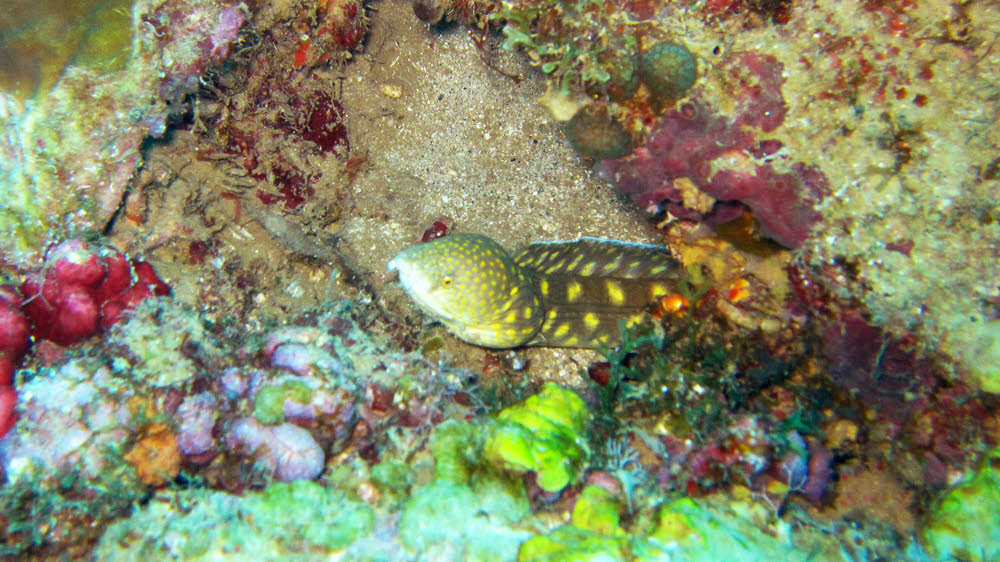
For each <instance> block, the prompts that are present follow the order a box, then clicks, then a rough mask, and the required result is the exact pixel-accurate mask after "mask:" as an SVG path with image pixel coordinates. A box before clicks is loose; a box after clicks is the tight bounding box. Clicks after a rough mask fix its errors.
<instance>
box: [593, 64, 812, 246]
mask: <svg viewBox="0 0 1000 562" xmlns="http://www.w3.org/2000/svg"><path fill="white" fill-rule="evenodd" d="M737 68H738V69H739V70H740V71H741V74H740V75H738V76H735V77H734V80H735V81H736V82H737V83H738V84H739V88H738V90H737V94H736V102H737V103H736V107H737V110H736V113H735V114H734V115H721V114H718V113H715V112H714V111H713V110H712V108H711V106H710V105H709V104H708V103H707V102H705V101H703V100H701V99H699V98H697V97H695V98H694V99H692V101H691V102H690V103H688V104H685V105H683V106H682V107H680V108H679V109H676V110H671V111H668V112H667V113H665V114H664V115H663V116H662V117H661V118H660V119H659V121H658V122H657V123H656V124H655V125H654V126H653V131H652V133H651V134H650V136H649V138H648V140H647V142H646V145H645V146H644V147H642V148H640V149H638V150H636V151H635V152H634V153H632V154H631V155H629V156H626V157H625V158H621V159H618V160H608V161H606V162H604V163H603V167H602V173H603V175H604V176H605V177H607V178H608V179H609V180H610V181H611V182H612V183H614V185H615V187H617V188H618V189H619V190H621V191H623V192H624V193H627V194H629V195H631V196H632V198H633V199H634V200H635V202H636V203H637V204H638V205H639V206H640V207H642V208H644V209H650V208H656V207H657V206H659V205H664V204H667V205H668V206H674V207H679V209H678V211H679V212H678V213H675V214H680V215H681V216H684V217H685V218H692V217H693V218H701V219H706V220H712V221H713V222H722V221H724V220H726V219H728V218H732V216H733V214H732V213H731V212H723V211H728V210H729V209H728V208H727V206H726V205H722V206H719V205H717V206H716V209H714V210H713V211H710V212H708V213H702V212H700V211H698V210H695V209H687V208H684V207H683V201H684V193H683V187H682V185H681V184H679V183H678V181H679V180H681V181H683V182H690V183H693V184H694V186H695V187H696V188H697V189H698V190H700V191H702V192H703V193H706V194H708V195H710V196H711V197H713V198H715V199H717V200H719V201H720V202H727V201H739V202H741V203H743V204H744V205H746V206H747V207H749V208H750V209H752V210H753V212H754V216H755V217H756V218H757V220H758V221H759V222H760V225H761V228H762V229H763V231H764V234H766V235H767V236H768V237H770V238H772V239H774V240H776V241H778V242H779V243H781V244H784V245H785V246H788V247H791V248H797V247H799V246H801V245H802V242H804V241H805V239H806V237H807V236H808V235H809V232H810V230H811V229H812V227H813V225H814V224H815V223H816V222H817V221H818V220H819V218H820V217H819V213H818V212H817V211H816V210H815V208H814V205H815V203H816V202H817V201H819V200H820V199H821V198H822V197H824V196H825V195H826V194H827V193H828V192H829V186H828V183H827V180H826V178H825V176H823V174H822V173H821V172H820V171H819V169H818V168H817V167H815V166H806V165H805V164H802V163H801V162H794V163H783V162H781V160H782V159H783V158H785V157H784V156H783V155H781V154H780V152H779V151H780V148H781V143H780V142H778V141H775V140H773V139H768V140H760V141H758V140H757V136H758V135H759V133H760V132H771V131H773V130H774V129H776V128H777V127H778V126H779V125H780V124H781V123H782V121H783V120H784V118H785V114H786V112H787V108H786V106H785V102H784V98H783V97H782V95H781V84H782V82H783V81H784V79H783V78H782V65H781V63H779V62H777V61H776V60H775V59H773V58H772V57H768V56H764V55H758V54H755V53H744V54H743V55H742V56H741V57H740V58H739V64H738V65H737ZM724 214H725V215H728V216H723V215H724Z"/></svg>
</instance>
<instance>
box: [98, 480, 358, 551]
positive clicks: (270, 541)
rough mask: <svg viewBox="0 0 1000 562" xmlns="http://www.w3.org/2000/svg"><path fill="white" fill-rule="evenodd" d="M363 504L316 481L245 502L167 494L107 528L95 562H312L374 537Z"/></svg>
mask: <svg viewBox="0 0 1000 562" xmlns="http://www.w3.org/2000/svg"><path fill="white" fill-rule="evenodd" d="M374 521H375V516H374V512H373V511H372V509H371V508H370V507H368V506H367V505H365V504H363V503H360V502H358V501H356V500H351V499H349V498H347V497H345V496H344V494H343V493H342V492H339V491H336V490H331V489H328V488H324V487H323V486H321V485H319V484H316V483H315V482H308V481H298V482H293V483H287V484H285V483H278V484H272V485H271V486H269V487H268V488H267V489H265V490H263V491H262V492H255V493H251V494H248V495H247V496H245V497H242V498H241V497H238V496H232V495H229V494H225V493H222V492H211V491H206V490H189V491H177V492H166V493H164V494H163V495H162V496H159V497H157V498H155V499H154V501H151V502H150V503H149V504H148V505H147V506H146V507H145V508H143V509H141V510H138V511H137V512H136V513H135V514H133V515H132V517H131V518H129V519H126V520H123V521H120V522H118V523H115V524H114V525H112V526H111V527H109V528H108V530H107V532H106V533H105V534H104V536H103V537H102V539H101V542H100V544H98V545H97V548H96V549H95V551H94V556H95V557H96V558H97V559H100V560H123V561H125V560H140V559H149V558H150V557H153V558H161V557H163V558H170V559H177V560H220V559H232V560H241V559H248V558H253V559H254V560H275V561H276V560H310V559H314V557H315V556H320V555H323V554H325V553H329V552H332V551H337V550H341V549H343V548H345V547H347V546H349V545H350V544H352V543H353V542H354V541H356V540H358V539H359V538H362V537H364V536H365V535H367V534H369V533H371V532H372V528H373V525H374Z"/></svg>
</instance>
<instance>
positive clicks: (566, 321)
mask: <svg viewBox="0 0 1000 562" xmlns="http://www.w3.org/2000/svg"><path fill="white" fill-rule="evenodd" d="M389 270H395V271H398V272H399V279H400V282H401V283H402V285H403V288H404V289H405V290H406V292H407V293H408V294H409V295H410V297H411V298H413V300H414V301H416V303H417V305H418V306H419V307H420V308H421V310H423V311H424V312H425V313H427V314H429V315H430V316H432V317H434V318H435V319H437V320H439V321H440V322H441V323H442V324H444V326H445V327H446V328H447V329H448V331H450V332H451V333H452V334H454V335H455V336H457V337H458V338H460V339H462V340H465V341H467V342H469V343H472V344H475V345H480V346H483V347H490V348H500V349H502V348H512V347H520V346H527V345H537V346H550V347H584V348H595V349H596V348H599V347H601V346H614V345H615V344H617V343H618V340H619V338H620V327H619V321H620V320H621V319H622V318H625V319H631V318H635V317H637V316H638V315H640V314H642V313H643V312H644V311H645V310H646V309H647V308H648V307H649V305H650V303H652V302H654V301H656V300H657V299H659V298H661V297H664V296H667V295H672V294H677V293H678V292H679V288H680V286H681V282H682V277H683V268H682V267H681V265H680V263H679V262H678V261H677V260H676V259H674V257H673V256H672V255H671V254H670V252H668V251H667V250H666V249H665V248H663V247H660V246H652V245H648V244H636V243H632V242H622V241H619V240H605V239H600V238H580V239H579V240H573V241H562V242H536V243H534V244H530V245H528V246H527V247H525V248H524V249H522V250H521V251H519V252H517V253H516V254H514V255H513V256H511V255H510V254H508V253H507V252H506V251H505V250H504V249H503V248H502V247H501V246H500V245H499V244H498V243H497V242H495V241H494V240H492V239H490V238H487V237H486V236H482V235H479V234H452V235H450V236H445V237H442V238H438V239H436V240H432V241H430V242H426V243H423V244H417V245H415V246H411V247H409V248H407V249H405V250H403V251H402V252H400V253H399V254H398V255H397V256H396V257H395V258H393V259H392V260H391V261H390V262H389Z"/></svg>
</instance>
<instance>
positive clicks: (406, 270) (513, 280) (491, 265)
mask: <svg viewBox="0 0 1000 562" xmlns="http://www.w3.org/2000/svg"><path fill="white" fill-rule="evenodd" d="M389 270H390V271H392V270H396V271H398V272H399V280H400V282H401V283H402V285H403V288H404V289H406V292H407V293H409V295H410V296H411V297H412V298H413V300H414V301H416V303H417V305H418V306H419V307H420V308H421V309H422V310H423V311H424V312H426V313H427V314H429V315H431V316H433V317H434V318H436V319H437V320H440V321H441V322H442V323H443V324H444V325H445V327H447V328H448V330H449V331H450V332H451V333H453V334H455V335H456V336H458V337H459V338H461V339H463V340H465V341H467V342H469V343H473V344H476V345H481V346H484V347H495V348H507V347H516V346H518V345H523V344H525V343H527V342H529V341H530V340H531V339H532V338H533V337H534V336H535V334H536V333H537V332H538V330H539V329H540V328H541V326H542V321H543V320H544V311H543V310H542V306H541V303H540V302H539V298H538V295H537V292H536V291H535V290H534V288H533V286H532V284H531V283H529V282H528V281H527V280H526V279H525V277H524V272H523V271H522V270H521V268H520V267H519V266H518V265H517V264H516V263H514V260H513V259H511V257H510V255H508V254H507V252H506V251H505V250H504V249H503V248H502V247H501V246H500V245H499V244H497V243H496V242H494V241H493V240H491V239H489V238H487V237H485V236H480V235H478V234H452V235H451V236H445V237H443V238H438V239H437V240H432V241H431V242H426V243H424V244H417V245H416V246H411V247H409V248H407V249H405V250H403V251H402V252H400V253H399V254H398V255H397V256H396V257H395V258H393V259H392V261H390V262H389Z"/></svg>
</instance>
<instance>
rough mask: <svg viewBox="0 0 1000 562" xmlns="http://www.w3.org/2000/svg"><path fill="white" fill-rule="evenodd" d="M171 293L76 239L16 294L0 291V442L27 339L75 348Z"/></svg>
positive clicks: (112, 253)
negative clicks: (154, 298)
mask: <svg viewBox="0 0 1000 562" xmlns="http://www.w3.org/2000/svg"><path fill="white" fill-rule="evenodd" d="M169 293H170V287H169V286H168V285H167V284H166V283H164V282H163V281H162V280H161V279H160V278H159V277H157V275H156V272H155V271H153V267H152V266H151V265H149V264H148V263H146V262H142V261H138V260H135V259H129V258H128V257H127V256H126V255H125V254H123V253H121V252H120V251H118V250H116V249H114V248H112V247H109V246H101V245H97V244H91V243H88V242H84V241H82V240H79V239H72V240H67V241H65V242H62V243H61V244H58V245H57V246H55V247H54V248H52V250H51V251H50V252H49V255H48V258H47V259H46V261H45V265H44V266H43V267H42V269H41V270H40V271H37V272H34V273H29V274H28V275H27V276H26V278H25V280H24V282H23V283H22V284H21V287H20V292H18V291H17V290H16V289H14V288H13V287H0V438H2V437H3V436H4V435H6V434H7V432H8V431H9V430H10V428H11V426H13V424H14V421H15V414H14V405H15V403H16V401H17V394H16V391H15V390H14V388H13V377H14V371H15V370H16V369H17V368H18V366H19V365H20V363H21V359H22V356H23V355H24V353H25V351H26V350H27V348H28V344H29V343H30V338H31V337H34V338H35V339H36V340H48V341H51V342H53V343H55V344H58V345H64V346H65V345H73V344H75V343H78V342H80V341H82V340H84V339H86V338H89V337H91V336H94V335H97V334H98V333H99V332H100V331H101V330H104V329H107V328H109V327H110V326H111V325H113V324H114V323H116V322H118V320H120V319H121V318H122V313H123V312H124V311H125V310H128V309H130V308H133V307H135V306H136V305H137V304H139V303H140V302H142V301H143V300H145V299H147V298H149V297H152V296H164V295H168V294H169Z"/></svg>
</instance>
